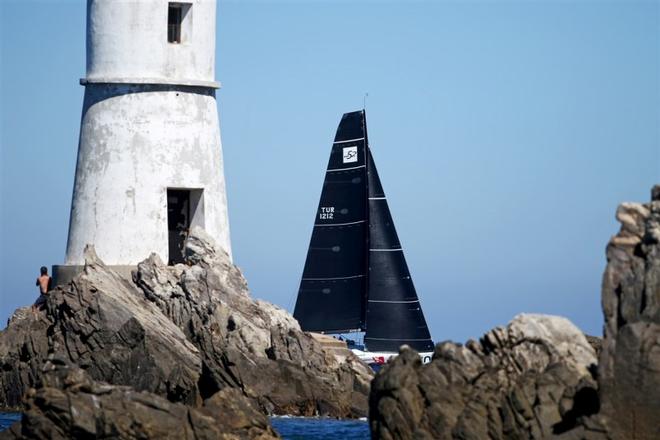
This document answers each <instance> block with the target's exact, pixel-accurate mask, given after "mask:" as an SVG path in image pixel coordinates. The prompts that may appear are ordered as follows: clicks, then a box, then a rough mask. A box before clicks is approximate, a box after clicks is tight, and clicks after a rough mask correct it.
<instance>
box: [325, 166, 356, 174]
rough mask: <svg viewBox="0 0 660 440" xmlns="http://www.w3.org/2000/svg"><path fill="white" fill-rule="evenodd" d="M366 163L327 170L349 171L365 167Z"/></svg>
mask: <svg viewBox="0 0 660 440" xmlns="http://www.w3.org/2000/svg"><path fill="white" fill-rule="evenodd" d="M364 167H365V165H360V166H357V167H349V168H330V169H329V170H326V171H325V172H326V173H328V172H331V171H348V170H357V169H358V168H364Z"/></svg>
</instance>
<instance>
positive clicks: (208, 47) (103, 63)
mask: <svg viewBox="0 0 660 440" xmlns="http://www.w3.org/2000/svg"><path fill="white" fill-rule="evenodd" d="M191 3H192V8H191V12H192V14H193V15H192V20H193V21H192V36H191V37H190V38H189V40H188V41H187V42H186V43H184V44H181V45H178V44H171V43H168V42H167V9H168V2H167V1H166V0H140V1H136V0H129V1H126V0H88V22H87V41H88V51H87V56H88V63H87V78H86V81H81V82H83V83H84V84H85V101H84V105H83V114H82V121H81V128H80V141H79V147H78V163H77V166H76V178H75V184H74V190H73V200H72V205H71V219H70V224H69V240H68V243H67V251H66V262H65V264H66V265H81V264H84V258H83V249H84V247H85V245H86V244H88V243H89V244H94V246H95V248H96V252H97V254H98V255H99V257H100V258H101V259H102V260H103V261H104V262H105V263H106V264H110V265H135V264H137V263H138V262H140V261H141V260H143V259H144V258H146V257H147V256H149V254H150V253H151V252H156V253H157V254H159V256H160V257H161V258H162V259H163V260H164V261H167V260H168V257H169V255H168V233H167V232H168V231H167V188H180V189H184V188H188V189H203V198H202V200H201V203H203V206H202V209H203V217H204V218H203V223H204V224H203V227H204V229H206V231H207V232H208V233H209V234H210V235H211V236H212V237H213V238H214V239H215V240H216V241H217V242H218V244H219V245H221V246H222V247H223V248H224V249H225V250H226V251H227V252H228V253H229V254H230V255H231V246H230V241H229V222H228V217H227V201H226V193H225V180H224V172H223V164H222V148H221V143H220V126H219V122H218V113H217V104H216V100H215V87H216V85H215V84H216V83H214V82H213V81H214V52H215V43H214V42H215V1H214V0H213V1H211V0H202V1H199V0H195V1H192V2H191ZM154 78H155V79H156V80H153V81H152V80H150V79H154ZM190 84H197V85H198V86H195V87H191V86H190ZM202 85H205V86H202Z"/></svg>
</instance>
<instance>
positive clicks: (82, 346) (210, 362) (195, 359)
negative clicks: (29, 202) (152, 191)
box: [0, 228, 372, 417]
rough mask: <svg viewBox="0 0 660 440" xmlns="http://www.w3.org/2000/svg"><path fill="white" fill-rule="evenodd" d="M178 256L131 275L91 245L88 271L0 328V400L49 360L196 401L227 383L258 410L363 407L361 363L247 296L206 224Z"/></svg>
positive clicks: (342, 411)
mask: <svg viewBox="0 0 660 440" xmlns="http://www.w3.org/2000/svg"><path fill="white" fill-rule="evenodd" d="M186 255H187V261H188V264H186V265H183V264H180V265H176V266H174V267H170V266H166V265H165V264H163V263H162V261H161V260H160V259H159V258H158V257H157V256H156V255H152V256H150V257H149V258H147V259H146V260H145V261H143V262H142V263H140V264H139V265H138V268H137V270H136V271H135V272H134V273H133V280H132V281H130V280H125V279H123V278H122V277H121V276H119V275H118V274H116V273H114V272H113V271H112V270H111V269H110V268H108V267H106V266H105V265H104V264H103V263H102V262H101V261H100V260H99V259H98V257H96V255H95V254H94V252H93V249H91V248H90V249H88V250H87V252H86V265H85V270H84V273H82V274H81V275H80V276H78V277H77V278H76V279H74V281H73V282H71V283H70V284H68V285H65V286H60V287H58V288H56V289H55V290H53V291H52V292H51V293H50V294H49V295H48V299H47V302H46V304H45V306H44V307H43V308H42V309H40V310H38V311H37V312H36V313H33V312H31V311H30V310H29V309H21V310H19V311H17V312H16V313H15V314H14V316H13V317H12V319H11V320H10V322H9V325H8V327H7V329H5V330H3V331H2V332H1V333H0V407H4V408H11V407H16V406H19V405H20V404H21V397H22V396H23V395H24V394H25V393H26V392H27V391H28V390H29V389H30V388H33V387H35V386H37V385H38V384H39V382H40V380H41V378H42V375H43V373H42V370H43V367H44V365H45V364H46V362H47V361H48V360H51V361H53V362H59V363H62V364H73V365H76V366H79V367H80V368H82V369H83V370H85V372H86V373H87V374H88V375H89V376H90V377H91V379H93V380H97V381H103V382H106V383H109V384H112V385H121V386H130V387H132V388H133V389H134V390H135V391H137V392H140V391H145V392H149V393H153V394H156V395H158V396H161V397H164V398H166V399H167V400H168V401H170V402H174V403H183V404H186V405H189V406H193V407H199V406H200V405H202V404H203V402H204V401H208V399H210V398H212V397H213V396H214V395H215V394H217V393H219V392H221V391H224V390H226V389H229V388H231V389H235V390H238V391H240V393H241V394H243V395H244V396H246V397H248V398H250V399H253V401H254V402H256V403H257V405H258V406H259V408H260V409H261V410H262V411H263V412H266V413H275V414H296V415H316V414H319V415H329V416H335V417H356V416H363V415H365V414H366V411H367V394H368V389H369V381H370V380H371V377H372V376H371V372H370V370H369V369H368V368H367V367H366V366H365V365H364V364H362V363H361V362H359V360H358V359H357V358H355V357H354V356H349V357H348V358H346V359H338V358H336V357H335V356H333V355H332V354H331V353H328V352H325V351H324V350H323V349H322V347H321V345H320V344H319V343H318V342H317V341H315V340H314V339H313V338H312V337H310V336H309V335H308V334H305V333H303V332H302V331H301V330H300V327H299V326H298V324H297V322H296V321H295V320H294V319H293V318H292V317H291V316H290V315H289V314H287V313H286V312H285V311H284V310H282V309H280V308H278V307H276V306H273V305H271V304H268V303H266V302H262V301H255V300H253V299H252V298H250V296H249V292H248V290H247V284H246V282H245V279H244V278H243V276H242V274H241V272H240V271H239V270H238V268H236V267H235V266H233V265H232V264H231V262H230V261H229V258H228V257H227V255H226V254H224V253H223V252H220V251H218V250H216V247H215V246H214V244H213V242H212V240H211V239H210V238H209V237H208V236H207V234H206V233H205V232H204V231H203V230H201V229H198V228H196V229H194V230H193V231H192V232H191V235H190V237H189V240H188V243H187V247H186Z"/></svg>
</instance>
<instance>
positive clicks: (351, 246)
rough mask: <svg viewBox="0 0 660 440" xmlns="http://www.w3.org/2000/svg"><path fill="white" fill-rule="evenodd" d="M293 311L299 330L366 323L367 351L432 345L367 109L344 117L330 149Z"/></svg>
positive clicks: (429, 347)
mask: <svg viewBox="0 0 660 440" xmlns="http://www.w3.org/2000/svg"><path fill="white" fill-rule="evenodd" d="M294 317H295V318H296V319H297V320H298V321H299V322H300V325H301V327H302V328H303V330H306V331H323V332H327V333H340V332H347V331H351V330H364V331H365V332H366V334H365V345H366V347H367V349H368V350H370V351H396V350H398V348H399V346H400V345H402V344H408V345H410V346H411V347H413V348H415V349H416V350H418V351H430V350H432V349H433V342H432V341H431V337H430V334H429V331H428V328H427V326H426V320H425V319H424V314H423V313H422V309H421V307H420V303H419V300H418V298H417V293H416V291H415V287H414V285H413V282H412V279H411V277H410V272H409V271H408V266H407V264H406V260H405V257H404V255H403V250H402V249H401V244H400V243H399V238H398V236H397V233H396V229H395V228H394V222H393V220H392V216H391V214H390V210H389V207H388V205H387V199H386V198H385V193H384V192H383V188H382V185H381V183H380V179H379V177H378V171H377V170H376V166H375V164H374V161H373V158H372V156H371V152H370V150H369V143H368V137H367V130H366V119H365V114H364V111H357V112H352V113H346V114H344V116H343V117H342V120H341V122H340V123H339V127H338V128H337V134H336V135H335V141H334V143H333V146H332V152H331V154H330V161H329V163H328V169H327V171H326V176H325V181H324V183H323V191H322V193H321V201H320V203H319V207H318V210H317V213H316V220H315V222H314V230H313V232H312V239H311V243H310V246H309V251H308V253H307V261H306V262H305V269H304V271H303V278H302V281H301V283H300V290H299V292H298V299H297V301H296V308H295V311H294Z"/></svg>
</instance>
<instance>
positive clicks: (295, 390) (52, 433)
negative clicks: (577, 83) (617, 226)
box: [0, 186, 660, 440]
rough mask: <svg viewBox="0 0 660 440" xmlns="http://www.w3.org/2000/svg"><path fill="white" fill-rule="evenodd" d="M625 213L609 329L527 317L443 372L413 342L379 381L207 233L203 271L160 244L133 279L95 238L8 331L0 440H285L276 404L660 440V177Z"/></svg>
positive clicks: (612, 246)
mask: <svg viewBox="0 0 660 440" xmlns="http://www.w3.org/2000/svg"><path fill="white" fill-rule="evenodd" d="M617 219H618V220H619V221H620V223H621V230H620V231H619V233H618V234H617V235H616V236H614V237H613V238H612V239H611V240H610V242H609V244H608V246H607V261H608V264H607V267H606V270H605V274H604V277H603V286H602V305H603V312H604V315H605V326H604V328H605V330H604V337H603V338H602V339H600V338H597V337H590V336H585V335H584V334H582V332H581V331H580V330H579V329H578V328H577V327H575V326H574V325H573V324H572V323H571V322H570V321H568V320H567V319H565V318H561V317H555V316H547V315H530V314H521V315H518V316H516V317H515V318H514V319H513V320H512V321H511V322H510V323H509V324H508V325H507V326H506V327H497V328H495V329H493V330H491V331H489V332H487V333H486V334H485V335H483V337H481V338H480V339H479V340H478V341H474V340H471V341H468V342H467V343H466V344H457V343H454V342H450V341H447V342H442V343H440V344H437V345H436V347H435V352H434V355H433V360H432V362H431V363H429V364H426V365H422V363H421V361H420V358H419V356H418V355H417V353H415V352H414V351H413V350H411V349H409V348H407V347H402V349H401V351H400V355H399V356H398V357H397V358H395V359H394V360H392V361H390V362H389V363H388V364H387V365H386V366H385V367H384V368H383V369H382V370H381V371H380V372H379V373H378V374H377V375H376V376H375V378H374V376H373V373H372V372H371V370H370V369H369V368H368V367H366V366H365V365H364V364H362V363H361V362H360V361H359V360H358V359H357V358H356V357H355V356H353V355H351V354H350V353H349V354H348V355H346V354H343V355H342V356H337V355H335V353H333V352H332V351H330V350H326V349H324V347H323V346H322V344H321V343H320V342H319V341H318V340H317V339H315V338H313V337H312V336H310V335H309V334H307V333H304V332H302V331H301V330H300V327H299V325H298V323H297V322H296V321H295V320H294V319H293V318H292V317H291V316H290V315H289V314H288V313H286V312H285V311H284V310H282V309H280V308H278V307H276V306H274V305H272V304H269V303H266V302H263V301H258V300H254V299H252V298H251V297H250V295H249V292H248V289H247V284H246V281H245V279H244V278H243V276H242V274H241V273H240V271H239V270H238V268H236V267H235V266H233V265H232V264H231V262H230V261H229V259H228V257H227V255H225V254H224V253H222V252H220V251H218V250H217V248H216V246H215V245H214V243H213V242H212V240H211V239H210V238H209V237H208V236H207V235H206V233H205V232H204V231H203V230H201V229H194V230H193V231H192V232H191V236H190V238H189V240H188V243H187V245H186V258H187V264H185V265H181V264H180V265H176V266H166V265H165V264H163V262H162V261H160V259H159V258H158V257H157V256H156V255H151V256H150V257H149V258H147V259H146V260H144V261H143V262H142V263H140V264H139V265H138V267H137V270H136V271H135V272H134V273H133V279H132V280H126V279H123V278H122V277H121V276H119V275H118V274H116V273H114V272H113V271H112V270H111V269H110V268H108V267H106V266H105V265H104V264H103V262H102V261H100V260H99V259H98V257H97V256H96V255H95V253H94V250H93V248H88V249H87V250H86V266H85V270H84V272H83V273H82V274H81V275H80V276H78V277H77V278H76V279H74V280H73V281H72V282H71V283H69V284H68V285H65V286H59V287H57V288H56V289H55V290H53V291H52V292H51V293H50V294H49V296H48V299H47V301H46V303H45V305H44V306H43V307H42V308H41V309H39V310H37V311H36V312H33V311H32V310H30V308H23V309H19V310H17V311H16V312H15V313H14V315H13V316H12V317H11V319H10V320H9V323H8V326H7V328H6V329H5V330H3V331H2V332H0V408H2V409H4V410H17V409H18V410H21V411H22V412H23V419H22V421H21V422H18V423H16V424H15V425H13V426H12V428H11V429H9V430H7V431H4V432H2V433H0V438H7V439H46V438H49V439H50V438H52V439H65V438H120V439H129V438H130V439H132V438H172V439H179V438H196V439H215V438H227V439H229V438H231V439H270V438H278V435H277V433H276V432H275V431H274V430H273V429H272V427H271V425H270V423H269V420H268V418H267V417H266V415H269V414H291V415H299V416H311V415H324V416H330V417H338V418H345V417H352V418H357V417H364V416H366V415H367V413H368V414H369V423H370V429H371V436H372V438H374V439H417V438H419V439H508V438H512V439H541V438H558V439H569V440H571V439H615V440H618V439H633V438H634V439H655V438H660V423H658V420H659V415H660V186H656V187H654V188H653V190H652V201H651V202H650V203H645V204H636V203H625V204H622V205H621V206H620V207H619V208H618V210H617ZM372 379H373V381H372Z"/></svg>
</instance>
